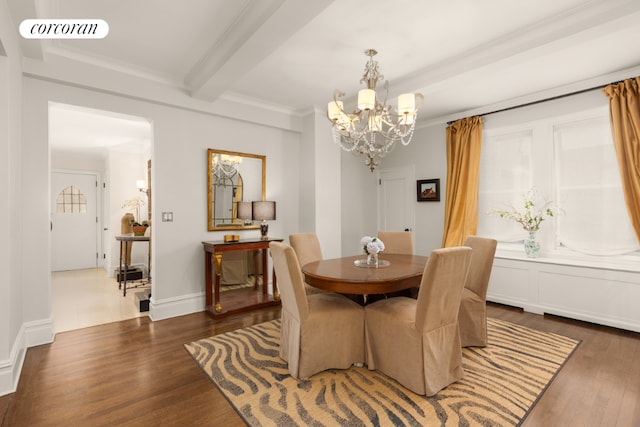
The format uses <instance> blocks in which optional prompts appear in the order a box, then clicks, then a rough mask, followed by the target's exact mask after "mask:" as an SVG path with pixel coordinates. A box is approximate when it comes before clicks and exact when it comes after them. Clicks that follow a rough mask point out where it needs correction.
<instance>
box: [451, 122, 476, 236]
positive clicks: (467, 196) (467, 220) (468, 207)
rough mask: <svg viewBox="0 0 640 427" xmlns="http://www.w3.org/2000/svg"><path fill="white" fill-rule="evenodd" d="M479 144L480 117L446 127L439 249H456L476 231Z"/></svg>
mask: <svg viewBox="0 0 640 427" xmlns="http://www.w3.org/2000/svg"><path fill="white" fill-rule="evenodd" d="M481 143H482V118H481V117H478V116H476V117H467V118H464V119H460V120H458V121H456V122H454V123H453V124H452V125H451V126H449V127H447V191H446V195H445V206H444V235H443V236H442V247H450V246H460V245H462V244H463V242H464V239H465V238H466V237H467V236H469V235H473V234H476V231H477V229H478V169H479V168H480V145H481Z"/></svg>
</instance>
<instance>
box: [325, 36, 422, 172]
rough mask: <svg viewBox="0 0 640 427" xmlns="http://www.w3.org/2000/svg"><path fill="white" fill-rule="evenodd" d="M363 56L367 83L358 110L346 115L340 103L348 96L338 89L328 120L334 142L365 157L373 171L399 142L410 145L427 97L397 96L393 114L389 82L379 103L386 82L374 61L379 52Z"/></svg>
mask: <svg viewBox="0 0 640 427" xmlns="http://www.w3.org/2000/svg"><path fill="white" fill-rule="evenodd" d="M364 53H365V55H367V56H368V57H369V61H368V62H367V64H366V65H365V67H364V75H363V76H362V79H361V80H360V83H366V84H367V88H366V89H361V90H360V91H359V92H358V108H357V109H356V110H355V111H354V112H352V113H348V112H346V111H345V110H344V108H343V103H342V101H338V98H341V97H344V96H345V94H344V92H342V91H340V90H336V91H335V92H334V94H333V101H331V102H329V104H328V106H327V117H328V118H329V120H330V121H331V123H332V124H333V140H334V141H335V142H336V143H337V144H340V147H342V149H343V150H345V151H351V152H355V153H357V154H362V155H363V156H365V157H366V159H365V164H366V165H367V166H369V169H371V172H373V171H374V170H375V168H376V166H378V165H379V161H380V159H381V158H382V157H384V156H385V155H386V154H387V153H389V152H390V151H391V150H392V149H393V147H394V145H395V143H396V142H398V141H400V142H402V144H403V145H407V144H409V143H410V142H411V137H412V136H413V131H414V129H415V126H416V117H417V113H418V109H420V107H422V104H423V103H424V97H423V96H422V94H420V93H405V94H402V95H400V96H398V109H397V112H394V111H393V107H392V106H391V105H387V98H388V96H389V81H386V82H385V84H384V90H385V94H384V101H383V102H382V103H380V101H379V98H378V96H377V95H376V84H377V83H378V81H382V80H384V76H383V75H382V74H380V73H379V72H378V63H377V62H376V61H374V60H373V57H374V56H375V55H376V54H377V53H378V52H377V51H376V50H375V49H368V50H366V51H365V52H364ZM416 99H417V100H418V102H419V105H418V106H416Z"/></svg>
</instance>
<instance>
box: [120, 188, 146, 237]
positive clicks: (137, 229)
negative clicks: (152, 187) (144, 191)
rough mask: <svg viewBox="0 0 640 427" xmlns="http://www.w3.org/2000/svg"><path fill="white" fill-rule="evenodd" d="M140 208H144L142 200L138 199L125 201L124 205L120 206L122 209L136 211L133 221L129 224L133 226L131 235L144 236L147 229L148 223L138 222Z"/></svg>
mask: <svg viewBox="0 0 640 427" xmlns="http://www.w3.org/2000/svg"><path fill="white" fill-rule="evenodd" d="M142 206H144V200H142V199H141V198H139V197H136V198H133V199H129V200H125V202H124V204H123V205H122V208H123V209H125V208H126V209H135V210H136V216H135V219H134V221H133V224H131V225H132V226H133V234H134V235H135V236H144V234H145V232H146V231H147V228H148V227H149V222H148V221H140V208H141V207H142Z"/></svg>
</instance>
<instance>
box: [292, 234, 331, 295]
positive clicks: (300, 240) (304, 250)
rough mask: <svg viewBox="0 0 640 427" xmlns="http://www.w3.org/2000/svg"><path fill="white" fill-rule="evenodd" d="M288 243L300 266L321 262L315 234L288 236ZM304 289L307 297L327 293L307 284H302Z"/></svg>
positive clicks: (318, 243) (320, 251)
mask: <svg viewBox="0 0 640 427" xmlns="http://www.w3.org/2000/svg"><path fill="white" fill-rule="evenodd" d="M289 243H290V244H291V247H292V248H293V250H294V251H295V253H296V256H297V257H298V262H299V263H300V266H303V265H305V264H308V263H310V262H314V261H321V260H322V248H321V247H320V241H319V240H318V235H317V234H316V233H296V234H290V235H289ZM304 288H305V290H306V291H307V295H312V294H319V293H323V292H327V291H324V290H322V289H318V288H316V287H313V286H311V285H309V284H307V283H305V284H304Z"/></svg>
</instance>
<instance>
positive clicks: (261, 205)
mask: <svg viewBox="0 0 640 427" xmlns="http://www.w3.org/2000/svg"><path fill="white" fill-rule="evenodd" d="M252 205H253V206H252V217H253V219H256V220H258V221H262V222H261V223H260V234H261V235H262V240H267V239H268V238H269V236H268V233H269V224H267V221H273V220H275V219H276V202H268V201H261V202H252Z"/></svg>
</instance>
